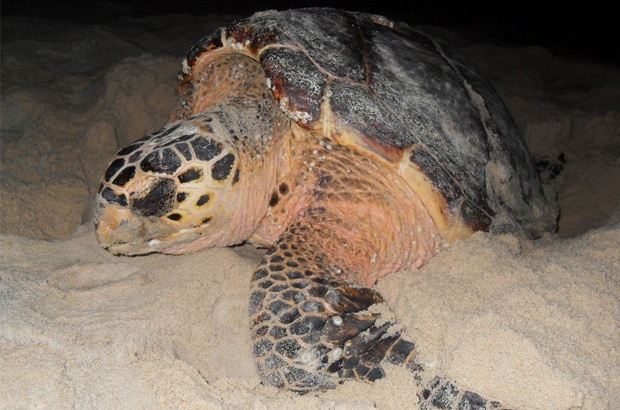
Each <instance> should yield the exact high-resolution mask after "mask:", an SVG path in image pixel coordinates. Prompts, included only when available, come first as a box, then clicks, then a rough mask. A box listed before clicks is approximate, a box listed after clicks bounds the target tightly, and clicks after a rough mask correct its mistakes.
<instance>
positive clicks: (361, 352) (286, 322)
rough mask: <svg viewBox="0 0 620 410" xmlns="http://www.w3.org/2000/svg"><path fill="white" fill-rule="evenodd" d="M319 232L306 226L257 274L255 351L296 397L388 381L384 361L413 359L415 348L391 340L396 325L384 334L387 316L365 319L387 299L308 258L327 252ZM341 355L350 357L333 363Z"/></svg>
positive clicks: (268, 374) (294, 230)
mask: <svg viewBox="0 0 620 410" xmlns="http://www.w3.org/2000/svg"><path fill="white" fill-rule="evenodd" d="M313 233H314V234H316V232H313V231H312V230H311V229H308V228H307V226H304V225H296V226H295V227H291V228H289V230H288V232H286V233H285V234H284V235H283V236H282V238H281V239H280V240H279V241H278V242H276V244H274V246H273V247H272V248H271V249H269V251H268V252H267V254H266V256H265V257H264V259H263V261H262V263H261V265H260V266H259V267H258V269H257V271H256V272H255V274H254V275H253V278H252V287H253V292H252V297H251V301H250V309H249V311H250V317H251V323H252V326H253V331H252V334H253V340H254V346H255V349H254V351H255V355H256V356H257V357H258V355H259V354H260V357H265V358H269V361H267V359H265V360H259V366H258V367H259V370H261V369H262V370H261V372H262V377H263V380H265V381H266V382H268V383H272V382H276V383H278V385H279V384H281V383H284V384H285V385H287V386H288V388H290V389H292V390H295V391H308V390H317V389H318V390H322V389H326V388H333V387H334V386H335V382H336V381H337V380H338V378H355V379H363V380H375V379H376V378H380V377H383V375H384V371H383V369H382V368H381V363H382V362H383V361H384V359H385V361H389V362H390V363H396V364H400V363H406V362H408V361H410V360H412V357H413V355H414V345H413V343H411V342H407V341H405V340H403V339H401V336H400V333H399V332H398V331H397V332H395V333H394V334H390V335H389V336H388V329H389V328H390V327H391V326H392V323H390V322H386V323H384V324H382V325H381V326H378V327H377V326H375V323H376V321H377V320H378V319H379V318H380V315H370V316H369V315H363V314H360V312H362V311H364V310H366V309H367V308H368V307H369V306H370V305H373V304H375V303H380V302H381V301H382V299H381V297H380V296H379V295H378V294H377V293H376V292H374V291H373V290H371V289H368V288H359V287H357V286H356V287H354V288H353V287H349V286H348V285H347V284H346V283H345V282H343V281H342V280H341V279H339V278H336V277H332V276H329V274H328V273H327V271H326V268H325V266H327V265H329V261H328V260H326V258H327V256H326V255H324V254H322V253H319V252H317V253H314V254H313V253H311V252H308V249H320V246H313V245H312V243H314V242H313V241H312V240H313V239H315V238H312V234H313ZM319 240H320V238H319ZM302 250H303V251H302ZM302 252H303V253H302ZM328 307H329V309H328ZM334 311H335V312H336V313H335V314H334V313H333V312H334ZM265 326H268V327H269V330H268V331H266V330H265ZM368 334H370V335H371V337H368V336H367V335H368ZM345 343H347V345H348V347H345ZM267 348H269V349H271V351H270V352H268V351H267V350H268V349H267ZM336 348H337V349H339V350H337V351H340V352H344V353H342V354H341V355H340V356H339V357H332V356H333V352H334V350H333V349H336ZM330 354H331V355H332V356H330ZM336 355H338V353H336ZM302 357H303V358H305V359H302ZM308 357H313V358H314V359H313V360H310V361H308ZM276 359H277V360H276ZM299 360H302V362H303V361H306V362H307V363H314V365H309V364H304V363H302V362H299ZM274 363H277V364H278V365H277V366H276V365H274ZM283 363H286V365H284V364H283Z"/></svg>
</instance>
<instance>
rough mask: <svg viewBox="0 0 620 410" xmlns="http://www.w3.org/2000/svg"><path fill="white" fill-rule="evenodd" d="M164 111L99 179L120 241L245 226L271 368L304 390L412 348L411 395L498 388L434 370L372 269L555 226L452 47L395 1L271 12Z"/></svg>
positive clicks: (219, 236)
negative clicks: (468, 385)
mask: <svg viewBox="0 0 620 410" xmlns="http://www.w3.org/2000/svg"><path fill="white" fill-rule="evenodd" d="M179 79H180V101H179V103H178V104H177V106H176V108H175V109H174V112H173V113H172V117H171V119H170V122H169V123H168V124H167V125H166V126H164V128H163V129H161V130H160V131H157V132H155V133H153V134H150V135H147V136H146V137H143V138H141V139H139V140H137V141H136V142H134V143H132V144H130V145H129V146H127V147H125V148H122V149H121V150H120V151H118V152H117V154H116V156H115V157H114V159H113V160H112V162H111V163H110V165H109V167H108V168H107V171H106V172H105V175H104V177H103V180H102V183H101V186H100V188H99V193H98V195H97V198H96V211H95V213H96V217H95V225H96V231H97V237H98V240H99V241H100V242H101V244H102V245H103V246H104V247H106V248H107V249H109V250H110V251H112V252H113V253H116V254H132V255H133V254H145V253H151V252H163V253H170V254H179V253H186V252H193V251H198V250H200V249H204V248H208V247H214V246H230V245H235V244H239V243H242V242H244V241H247V242H250V243H254V244H256V245H259V246H262V247H267V248H268V251H267V253H266V255H265V256H264V258H263V260H262V261H261V262H260V264H259V266H258V267H257V268H256V271H255V272H254V274H253V276H252V279H251V299H250V303H249V317H250V327H251V335H252V343H253V344H252V346H253V347H252V353H253V355H254V356H255V358H256V360H257V364H258V370H259V373H260V375H261V378H262V380H263V381H264V382H265V383H269V384H271V385H275V386H278V387H281V388H285V389H289V390H293V391H298V392H307V391H312V390H324V389H330V388H333V387H335V385H336V384H337V382H338V381H340V380H344V379H363V380H371V381H372V380H375V379H378V378H381V377H383V376H384V370H383V367H382V365H383V364H384V363H394V364H400V363H404V364H406V365H407V366H409V368H410V369H411V370H412V371H413V372H414V374H415V376H416V380H417V381H418V382H419V383H420V385H421V386H422V387H421V392H420V393H419V396H420V402H421V404H420V407H421V408H433V407H438V408H444V409H448V408H449V409H456V408H459V409H461V408H472V409H473V408H476V409H484V408H496V407H498V406H499V404H498V403H497V402H492V401H487V400H485V399H483V398H482V397H480V396H479V395H477V394H475V393H472V392H470V391H467V390H463V389H460V388H459V387H457V386H456V385H455V384H454V383H452V382H451V381H449V380H448V379H446V378H443V377H439V376H429V375H427V373H428V372H426V371H424V370H423V369H422V366H420V365H419V364H417V363H416V362H415V360H414V359H415V349H414V344H413V343H412V342H410V341H408V340H407V339H406V338H405V337H404V335H403V333H402V330H401V329H400V327H399V326H397V325H396V324H395V323H394V320H392V319H391V318H390V315H389V314H388V313H386V312H387V311H386V310H385V307H384V306H383V303H382V298H381V296H380V295H379V293H378V292H377V291H376V290H373V289H372V288H371V287H372V285H373V284H374V283H375V281H377V279H379V278H381V277H382V276H384V275H387V274H389V273H391V272H395V271H397V270H400V269H416V268H418V267H420V266H421V265H422V264H424V263H425V262H426V261H428V260H429V259H430V258H431V257H433V255H435V254H436V253H437V252H439V251H440V250H442V249H444V248H445V247H447V246H448V245H449V244H450V243H452V242H453V241H455V240H457V239H459V238H465V237H467V236H469V235H470V234H472V233H473V232H474V231H478V230H487V231H490V232H499V233H515V234H517V235H521V236H525V237H539V236H541V235H542V234H543V233H544V232H545V231H549V230H552V229H553V228H554V226H555V220H556V208H555V207H554V206H552V205H551V204H550V202H549V201H548V200H547V199H546V197H545V196H544V194H543V191H542V188H541V184H540V181H539V180H538V179H537V175H536V172H535V170H534V167H533V165H532V161H531V159H530V156H529V154H528V152H527V150H526V148H525V146H524V143H523V141H522V139H521V137H520V135H519V133H518V131H517V129H516V128H515V126H514V124H513V122H512V120H511V118H510V116H509V114H508V113H507V111H506V109H505V107H504V105H503V104H502V102H501V101H500V99H499V97H498V96H497V94H496V93H495V92H494V91H493V89H492V88H491V87H490V86H489V84H488V83H487V82H486V81H485V80H484V79H483V78H482V77H481V76H480V75H479V74H478V72H477V71H476V70H475V69H474V68H473V67H472V66H471V64H470V63H469V62H467V61H466V60H465V59H464V58H463V57H462V56H461V55H460V54H458V53H457V52H456V51H455V50H454V49H452V48H450V47H449V46H447V45H445V44H444V43H443V42H441V41H439V40H437V39H434V38H433V37H431V36H429V35H427V34H424V33H423V32H420V31H417V30H414V29H412V28H411V27H409V26H408V25H406V24H403V23H397V22H393V21H390V20H388V19H387V18H384V17H380V16H376V15H368V14H362V13H356V12H345V11H339V10H332V9H300V10H290V11H284V12H275V11H273V12H272V11H270V12H262V13H258V14H255V15H253V16H251V17H249V18H246V19H243V20H240V21H236V22H234V23H231V24H230V25H229V26H227V27H225V28H221V29H219V30H217V31H216V32H215V33H213V34H211V35H209V36H207V37H204V38H203V39H201V40H200V41H199V42H198V43H197V44H196V45H195V46H194V47H193V48H192V49H191V50H190V51H189V53H188V54H187V56H186V58H185V59H184V60H183V64H182V70H181V72H180V74H179Z"/></svg>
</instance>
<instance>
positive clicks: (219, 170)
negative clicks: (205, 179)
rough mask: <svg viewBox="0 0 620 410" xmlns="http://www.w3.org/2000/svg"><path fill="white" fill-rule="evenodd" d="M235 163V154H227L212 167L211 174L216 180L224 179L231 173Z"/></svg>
mask: <svg viewBox="0 0 620 410" xmlns="http://www.w3.org/2000/svg"><path fill="white" fill-rule="evenodd" d="M234 163H235V156H234V155H233V154H226V155H224V157H222V158H221V159H219V160H217V162H216V163H215V164H213V167H212V168H211V176H212V177H213V179H215V180H216V181H224V180H226V178H228V176H229V175H230V171H231V170H232V167H233V165H234Z"/></svg>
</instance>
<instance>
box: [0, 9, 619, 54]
mask: <svg viewBox="0 0 620 410" xmlns="http://www.w3.org/2000/svg"><path fill="white" fill-rule="evenodd" d="M608 4H609V5H608V6H604V5H601V4H598V3H594V2H589V1H587V0H586V1H583V0H581V1H566V2H544V1H539V2H536V3H531V2H522V1H521V2H516V1H514V0H513V1H506V0H496V1H494V2H480V1H476V2H466V1H461V2H447V1H410V0H400V1H397V0H392V1H389V0H388V1H386V0H380V1H367V2H362V1H343V0H333V1H312V0H307V1H301V0H289V1H280V0H268V1H254V2H249V1H247V0H217V1H210V0H202V1H198V0H172V1H170V0H167V1H166V0H154V1H148V0H127V1H109V0H108V1H103V0H102V1H94V2H89V1H79V0H72V1H49V0H24V1H18V0H5V1H2V4H1V6H0V7H1V8H0V13H1V15H2V16H3V17H5V16H31V17H46V18H54V19H64V20H73V21H80V22H86V23H105V22H107V21H113V20H118V19H124V18H131V17H146V16H152V15H164V14H192V15H206V14H210V13H215V14H235V15H250V14H252V13H253V12H255V11H260V10H267V9H278V10H284V9H288V8H297V7H335V8H341V9H348V10H357V11H364V12H369V13H377V14H382V15H384V16H387V17H389V18H392V19H394V20H399V21H405V22H407V23H409V24H412V25H419V24H431V25H438V26H444V27H448V28H454V29H458V30H465V31H467V32H468V33H475V34H477V35H483V36H485V39H489V38H490V39H494V40H495V41H498V42H502V43H504V44H507V45H517V46H524V45H539V46H543V47H546V48H548V49H550V50H551V51H552V52H554V53H555V54H559V55H564V56H568V57H575V58H579V59H587V60H593V61H598V62H607V63H613V64H620V47H619V45H618V43H620V33H619V31H620V21H618V18H617V16H618V14H617V12H616V11H612V7H613V6H612V3H608ZM614 20H615V21H614Z"/></svg>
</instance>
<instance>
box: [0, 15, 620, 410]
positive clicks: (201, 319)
mask: <svg viewBox="0 0 620 410" xmlns="http://www.w3.org/2000/svg"><path fill="white" fill-rule="evenodd" d="M227 20H228V18H226V17H221V16H220V17H217V16H214V17H212V18H192V17H188V16H171V17H160V18H150V19H142V20H132V21H126V22H124V23H117V24H115V25H108V26H87V25H79V24H72V25H69V24H66V23H55V22H52V21H48V20H34V19H5V20H3V44H2V123H1V127H2V128H1V138H2V139H1V148H2V150H1V155H2V158H1V159H2V162H1V167H2V168H1V170H2V178H1V179H0V207H1V209H2V212H1V213H0V218H1V219H0V226H1V228H2V232H3V235H2V236H0V295H1V296H0V351H1V353H0V358H1V359H0V368H1V369H2V371H0V408H65V407H75V408H217V409H221V408H265V409H272V408H273V409H276V408H291V409H295V408H299V409H301V408H333V409H366V408H369V409H370V408H382V409H394V408H411V406H412V405H413V403H415V388H414V384H413V380H411V377H410V375H409V374H408V373H407V372H406V371H405V370H403V369H399V368H390V369H388V377H387V378H386V379H384V380H382V381H379V382H377V383H374V384H363V383H354V382H349V383H345V384H344V385H343V386H341V387H340V388H339V389H337V390H336V391H332V392H328V393H325V394H322V395H307V396H304V397H299V396H297V395H294V394H290V393H280V392H278V391H276V390H275V389H273V388H270V387H264V386H262V385H260V382H259V379H258V376H257V374H256V371H255V369H254V364H253V361H252V358H251V353H250V341H249V335H248V329H247V318H246V316H245V312H246V307H247V301H248V297H249V295H248V294H249V290H248V281H249V276H250V275H251V273H252V270H253V267H254V266H255V264H256V262H257V261H256V256H252V255H255V252H253V251H252V250H250V249H247V248H240V249H213V250H209V251H206V252H201V253H198V254H195V255H184V256H164V255H150V256H148V257H138V258H127V257H115V256H113V255H111V254H109V253H108V252H106V251H105V250H103V249H101V248H100V247H99V245H98V244H97V243H96V241H95V238H94V234H93V229H92V222H91V218H92V200H93V197H94V193H95V191H96V189H97V187H98V183H99V178H100V176H101V174H102V172H103V171H104V169H105V167H106V165H107V161H108V160H109V158H110V157H111V155H112V154H113V153H114V152H115V150H116V149H117V148H118V147H119V146H122V145H125V144H127V143H128V142H130V141H132V140H134V139H137V138H139V137H140V136H142V135H143V134H145V133H148V132H151V131H153V130H155V129H156V128H157V127H159V126H161V125H162V124H164V123H165V122H166V120H167V116H168V114H169V112H170V111H171V109H172V106H173V104H174V100H175V89H174V78H175V74H176V70H177V68H178V62H179V61H180V58H181V56H182V54H183V53H184V52H185V50H186V49H187V48H188V47H189V46H190V45H191V44H192V42H193V41H195V40H197V39H198V38H199V37H201V36H202V35H204V34H206V33H208V32H210V31H211V30H212V29H213V28H215V27H217V26H219V25H221V24H222V22H223V21H227ZM170 27H174V29H172V30H171V29H170ZM163 28H165V30H163ZM463 51H465V52H466V53H467V54H468V55H469V56H470V57H471V58H472V59H473V60H474V61H475V62H476V63H477V64H478V65H479V66H480V67H481V68H482V69H483V70H484V71H485V72H486V73H487V74H488V75H489V76H490V77H491V79H492V81H493V82H494V83H495V85H496V87H497V88H498V90H499V92H500V94H502V97H503V98H504V100H505V102H506V104H507V106H508V107H509V109H510V111H511V112H512V113H513V115H514V117H515V120H516V122H517V124H518V126H519V127H520V129H521V130H522V132H523V134H524V135H525V138H526V140H527V142H528V144H529V146H530V149H531V150H532V152H533V153H534V154H535V155H536V156H537V157H539V158H542V157H547V158H552V159H555V158H557V157H558V156H559V155H560V154H564V157H565V159H566V164H565V169H564V172H562V173H561V174H560V175H559V176H558V177H557V178H556V179H554V180H552V182H551V185H550V186H549V189H550V190H557V192H558V200H559V203H560V206H561V209H562V217H561V221H560V222H561V224H560V234H561V235H562V236H564V237H571V238H560V237H558V236H557V235H556V236H553V237H548V238H544V239H543V240H540V241H537V242H532V243H523V244H520V243H519V242H518V241H516V240H515V239H514V238H511V237H491V236H489V235H487V234H483V233H478V234H476V235H474V236H473V237H472V238H470V239H468V240H466V241H462V242H459V243H457V244H455V245H454V246H453V247H452V248H451V249H450V250H449V251H447V252H444V253H442V254H440V255H438V256H437V257H436V258H434V259H433V260H432V261H431V262H430V263H429V264H428V265H427V266H425V267H423V268H422V269H420V270H419V271H418V272H415V273H412V272H399V273H397V274H394V275H391V276H389V277H387V278H385V279H384V280H382V281H381V282H380V284H379V288H380V290H381V291H382V293H383V294H384V295H385V296H386V299H387V302H388V304H389V305H390V307H391V308H392V309H393V310H394V311H395V314H396V315H397V316H398V317H399V318H400V320H401V321H402V323H403V325H404V327H405V329H406V332H407V333H408V334H409V335H410V336H411V337H412V338H413V340H416V341H417V342H418V346H419V347H420V351H421V360H422V361H423V362H424V363H425V364H426V365H427V366H429V367H433V366H434V367H436V368H438V369H441V372H442V373H444V374H448V375H449V376H450V377H452V378H455V379H457V380H459V381H460V382H461V383H462V384H464V385H466V386H468V387H470V388H473V389H475V390H477V391H479V392H481V393H484V394H486V395H488V396H492V397H499V398H501V399H503V400H504V401H506V402H507V403H510V404H511V405H513V406H515V407H516V408H520V409H573V408H583V409H611V408H614V407H615V406H616V405H617V403H620V395H619V394H620V359H619V358H620V352H619V351H618V346H620V320H619V319H618V318H619V317H620V277H619V276H618V274H619V272H620V190H618V189H617V187H618V186H620V131H619V130H620V96H619V93H618V90H619V89H620V88H619V87H620V70H618V69H616V68H613V67H608V66H604V65H596V64H592V63H586V62H576V61H572V60H567V59H562V58H559V57H556V56H554V55H552V54H551V53H550V52H548V51H547V50H544V49H541V48H536V47H529V48H521V49H513V48H504V47H498V46H481V45H469V46H466V47H464V48H463ZM25 72H27V73H28V75H24V73H25ZM248 255H249V256H248Z"/></svg>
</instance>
